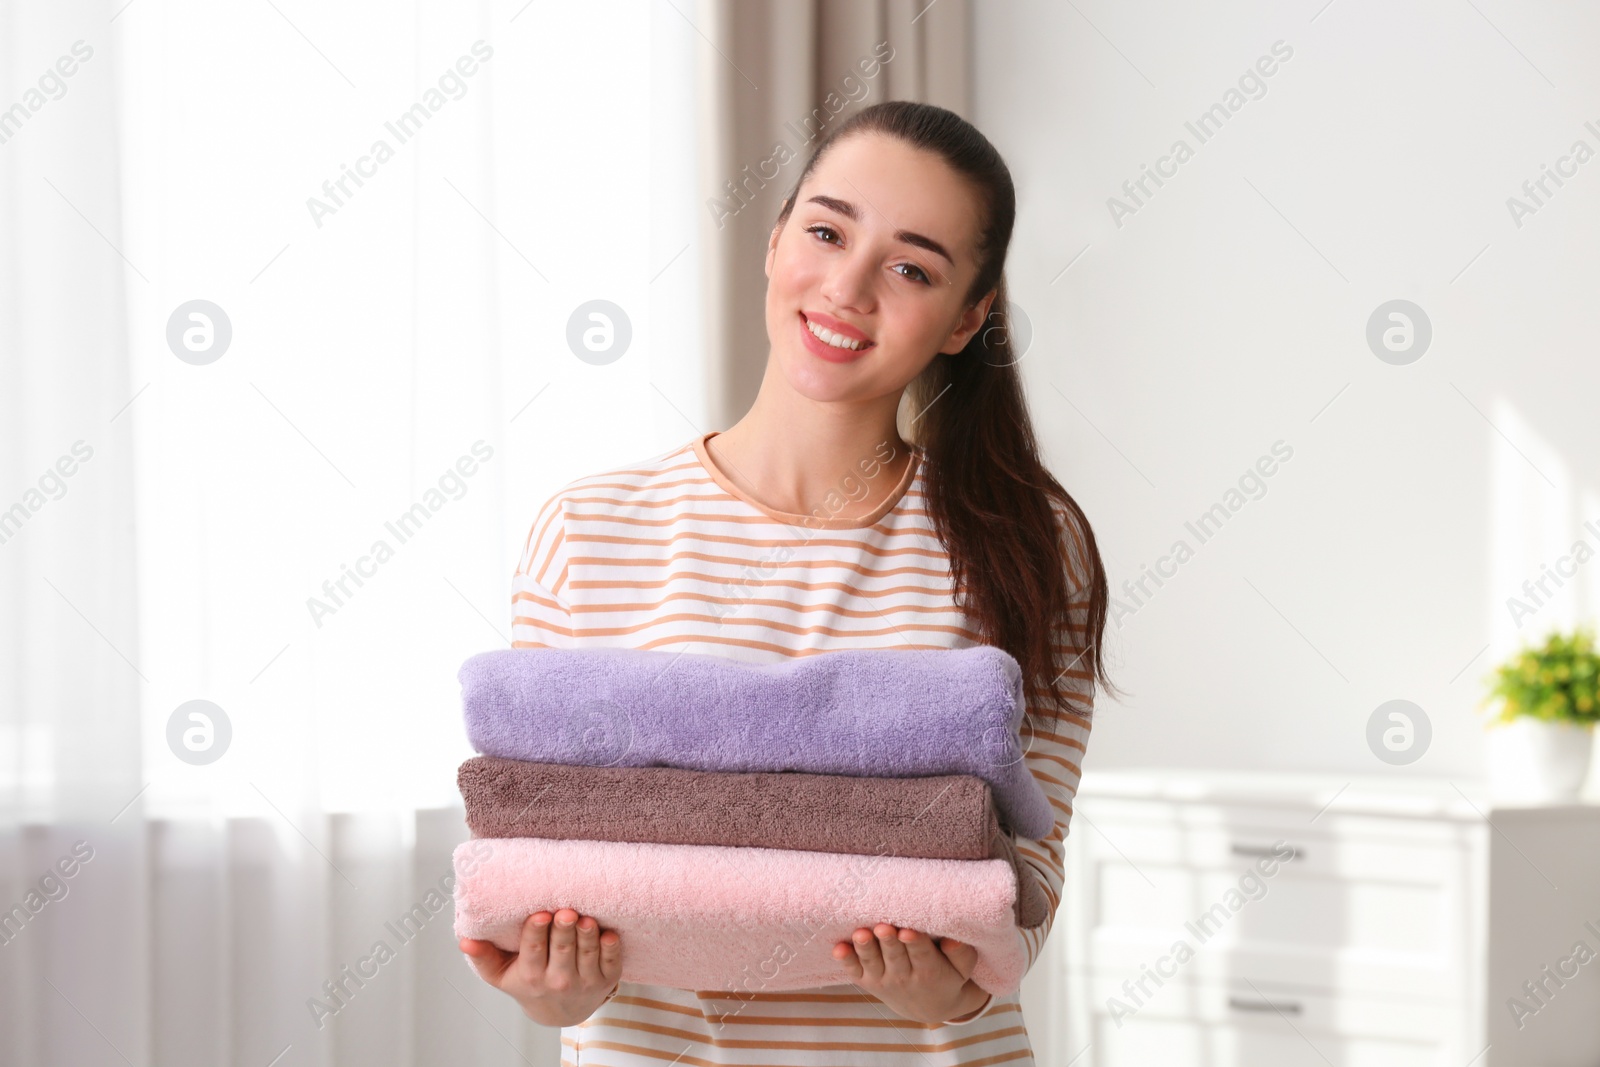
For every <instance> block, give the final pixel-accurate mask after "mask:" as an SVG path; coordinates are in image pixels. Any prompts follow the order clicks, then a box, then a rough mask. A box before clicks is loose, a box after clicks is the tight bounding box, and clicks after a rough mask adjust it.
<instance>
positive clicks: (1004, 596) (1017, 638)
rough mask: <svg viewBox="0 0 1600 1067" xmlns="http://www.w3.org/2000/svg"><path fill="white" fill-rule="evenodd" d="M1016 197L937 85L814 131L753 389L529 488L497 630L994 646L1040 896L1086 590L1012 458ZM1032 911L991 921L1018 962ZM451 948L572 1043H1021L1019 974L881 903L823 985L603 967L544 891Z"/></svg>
mask: <svg viewBox="0 0 1600 1067" xmlns="http://www.w3.org/2000/svg"><path fill="white" fill-rule="evenodd" d="M1014 216H1015V194H1014V192H1013V188H1012V183H1011V177H1010V173H1009V172H1008V170H1007V169H1006V166H1005V164H1004V162H1003V161H1002V160H1001V158H1000V156H999V154H998V153H997V152H996V151H995V150H994V147H993V146H992V145H991V144H990V143H989V142H988V141H987V140H986V139H985V138H984V137H983V135H982V134H980V133H979V132H978V131H977V130H976V129H974V128H973V127H972V126H971V125H970V124H968V123H967V122H965V121H964V120H962V119H961V118H960V117H959V116H957V115H955V114H954V113H953V112H950V111H947V110H945V109H943V108H938V107H933V106H931V105H926V104H916V103H910V102H905V101H891V102H887V103H881V104H877V105H874V106H872V107H868V108H865V109H863V110H862V111H860V112H857V113H856V114H855V115H853V116H851V117H850V118H849V119H847V120H846V121H845V122H844V123H842V124H841V125H840V126H839V127H838V128H836V129H835V130H834V132H833V133H831V134H830V135H829V136H828V138H827V139H826V140H825V141H823V142H822V143H821V144H820V145H819V146H818V148H817V150H816V152H815V153H814V154H813V156H812V157H811V159H810V160H809V161H808V162H807V164H806V167H805V169H804V170H803V171H802V172H801V174H800V177H799V179H798V181H797V182H796V184H795V189H794V191H793V192H792V193H791V194H790V196H789V197H788V198H787V199H786V200H785V201H784V205H783V210H782V212H781V214H780V215H779V216H778V219H777V224H776V225H775V226H774V227H773V230H772V236H771V239H770V241H769V244H768V249H767V262H766V272H767V278H768V285H767V302H766V317H767V333H768V336H769V338H770V340H771V350H770V352H769V354H768V357H767V363H766V372H765V375H764V377H763V379H762V383H761V388H760V390H759V392H758V395H757V397H756V400H755V403H754V404H753V405H752V406H751V408H750V410H749V412H748V413H746V414H745V416H744V417H743V418H742V419H740V420H739V422H738V423H736V424H735V425H734V426H733V428H732V429H730V430H727V431H726V432H711V433H705V434H701V435H699V436H697V437H696V438H694V439H692V440H690V441H688V442H686V443H684V444H683V445H681V446H680V447H677V448H674V449H672V450H671V451H669V452H667V453H664V454H662V455H660V456H657V457H655V458H653V459H650V460H647V461H645V462H643V463H640V464H637V465H634V466H632V467H629V468H627V469H620V470H613V471H607V472H604V473H601V474H597V475H594V476H592V477H588V478H582V479H579V480H577V481H575V482H572V483H570V484H568V485H567V486H565V487H563V488H562V489H561V490H560V491H559V492H557V493H556V494H555V495H554V496H553V497H551V498H550V500H548V501H547V502H546V503H545V505H544V507H543V508H542V509H541V510H540V512H539V515H538V517H537V518H536V520H535V522H534V524H533V528H532V529H531V530H530V531H529V535H528V543H527V546H526V548H525V549H524V552H523V556H522V559H521V562H520V564H519V566H518V568H517V573H516V575H515V577H514V580H513V586H514V593H513V606H514V615H515V619H514V624H513V630H514V640H513V644H514V646H516V647H523V648H533V647H541V646H549V647H581V646H584V645H606V646H618V645H621V646H628V647H635V648H668V649H670V648H680V649H691V648H692V650H694V651H698V652H711V653H718V654H722V655H726V656H732V657H738V658H743V659H748V660H752V661H758V662H770V661H773V660H778V659H782V658H784V657H790V656H805V655H813V654H816V653H819V652H824V651H829V650H833V649H843V648H885V649H897V648H906V649H925V648H959V647H967V646H970V645H973V644H980V643H982V644H990V645H997V646H999V647H1001V648H1004V649H1006V650H1007V651H1008V652H1010V653H1011V654H1012V655H1013V656H1014V657H1016V659H1017V660H1018V662H1019V663H1020V664H1021V665H1022V667H1023V672H1024V677H1025V678H1028V679H1031V680H1032V681H1031V684H1030V686H1029V687H1028V702H1029V707H1028V715H1027V717H1026V720H1025V722H1024V724H1023V727H1022V739H1023V744H1024V748H1025V750H1026V756H1025V759H1026V760H1027V763H1028V767H1029V769H1030V770H1031V771H1032V773H1033V774H1034V776H1035V778H1036V779H1037V781H1038V782H1039V783H1040V785H1042V786H1043V787H1044V789H1045V791H1046V793H1047V795H1048V796H1049V798H1050V800H1051V803H1052V805H1053V806H1054V808H1055V812H1056V824H1055V828H1054V830H1053V831H1052V832H1051V833H1050V834H1049V835H1048V837H1047V838H1046V839H1044V840H1042V841H1028V840H1018V841H1017V842H1016V845H1017V848H1018V850H1019V852H1020V853H1021V855H1022V857H1023V858H1024V860H1025V862H1024V864H1023V868H1024V873H1025V875H1026V876H1029V877H1035V878H1038V879H1039V880H1040V881H1041V882H1042V883H1043V885H1044V886H1045V888H1046V896H1047V898H1048V899H1049V901H1050V903H1051V914H1052V920H1053V917H1054V911H1055V906H1056V904H1057V902H1058V901H1059V899H1060V893H1061V884H1062V877H1063V874H1062V839H1063V837H1064V836H1065V834H1066V832H1067V823H1068V820H1069V818H1070V817H1071V813H1072V809H1071V802H1072V797H1073V793H1074V792H1075V790H1076V788H1077V783H1078V775H1079V761H1080V759H1081V757H1082V755H1083V752H1084V745H1085V742H1086V741H1087V739H1088V734H1089V726H1090V721H1089V717H1090V714H1091V711H1092V707H1093V700H1094V690H1095V684H1096V682H1097V681H1099V682H1100V683H1101V684H1102V685H1104V684H1106V678H1105V672H1104V668H1103V666H1102V663H1101V647H1100V638H1101V634H1102V632H1103V630H1104V625H1105V614H1106V602H1107V590H1106V579H1105V574H1104V570H1103V568H1102V566H1101V562H1100V558H1099V554H1098V551H1097V550H1096V548H1095V540H1094V535H1093V533H1092V531H1091V530H1090V527H1089V523H1088V521H1087V519H1086V518H1085V517H1084V515H1083V512H1082V511H1081V509H1079V507H1078V505H1077V504H1076V503H1075V502H1074V501H1073V500H1072V498H1071V497H1070V496H1069V495H1068V494H1067V493H1066V491H1065V490H1064V489H1062V488H1061V486H1060V485H1059V483H1057V481H1056V480H1055V479H1054V478H1053V477H1052V476H1051V475H1050V473H1049V472H1048V471H1047V470H1045V468H1044V467H1043V465H1042V464H1041V463H1040V460H1039V458H1038V455H1037V448H1036V444H1035V439H1034V435H1033V430H1032V427H1031V424H1030V422H1029V418H1028V412H1027V409H1026V406H1025V403H1024V400H1023V394H1022V388H1021V382H1020V378H1019V375H1018V372H1017V368H1016V366H1015V359H1016V356H1015V354H1014V353H1013V352H1012V351H1011V349H1010V347H1009V344H1008V340H1007V337H1006V331H1005V329H1004V324H1005V316H1004V308H1005V283H1004V278H1003V275H1002V269H1003V267H1004V263H1005V257H1006V250H1007V247H1008V245H1009V242H1010V238H1011V230H1012V223H1013V219H1014ZM903 395H906V397H907V400H908V404H907V410H906V411H905V412H904V413H902V412H901V401H902V396H903ZM902 415H903V416H904V418H905V420H906V436H905V437H902V435H901V432H900V426H899V419H900V418H901V417H902ZM908 438H909V439H910V440H908ZM912 441H914V442H915V443H912ZM958 592H959V596H958ZM708 877H714V873H712V872H708ZM1049 927H1050V923H1046V924H1045V925H1044V926H1042V927H1036V928H1031V929H1026V930H1024V929H1019V930H1018V937H1019V938H1021V939H1022V940H1023V942H1024V944H1025V946H1026V949H1027V960H1028V963H1029V965H1030V966H1031V964H1032V963H1033V961H1034V960H1035V959H1036V958H1037V957H1038V955H1039V952H1040V949H1041V948H1042V946H1043V943H1044V939H1045V936H1046V934H1047V933H1048V931H1049ZM461 949H462V951H463V952H465V953H467V955H468V957H469V959H470V961H471V963H472V965H473V967H474V968H475V969H476V970H477V972H478V973H479V974H480V975H481V976H482V977H483V978H484V979H485V980H486V981H488V982H490V983H491V984H493V985H495V986H496V987H497V988H499V989H502V990H504V991H505V992H507V993H509V994H510V995H512V996H513V997H515V998H516V999H517V1001H518V1002H519V1003H520V1004H521V1005H522V1007H523V1010H524V1011H525V1012H526V1014H527V1015H528V1016H529V1017H530V1018H532V1019H534V1020H535V1021H537V1022H540V1023H542V1024H544V1025H547V1026H560V1027H562V1028H563V1029H562V1043H563V1062H564V1063H568V1064H573V1065H577V1067H581V1065H582V1064H584V1063H591V1062H592V1063H604V1064H608V1065H623V1064H626V1065H644V1064H651V1065H654V1067H666V1065H667V1064H669V1063H670V1062H673V1061H676V1060H681V1061H682V1062H683V1063H685V1064H722V1063H739V1064H813V1063H823V1062H826V1063H829V1064H863V1065H866V1064H879V1065H882V1064H890V1063H895V1064H901V1063H918V1064H921V1063H928V1064H935V1065H941V1064H976V1063H1001V1062H1006V1063H1031V1062H1032V1052H1031V1050H1030V1048H1029V1045H1028V1040H1027V1033H1026V1030H1025V1029H1024V1027H1023V1025H1022V1018H1021V1008H1020V1005H1019V1002H1018V996H1017V994H1012V995H1010V996H1007V997H999V998H997V997H993V996H992V995H990V994H989V993H987V992H985V991H984V990H983V989H981V988H980V987H979V986H978V985H977V984H976V983H974V982H972V981H971V980H969V979H968V977H967V975H968V974H970V973H971V971H972V967H973V963H974V960H975V950H974V949H973V948H972V947H971V946H968V945H963V944H957V943H956V942H954V941H952V940H950V939H948V938H946V939H940V940H935V939H934V938H932V937H930V936H929V935H928V934H927V933H925V932H923V931H920V930H910V929H896V928H895V927H893V926H890V925H888V924H886V923H880V924H878V925H877V926H875V927H873V928H870V929H869V928H866V927H863V928H861V929H858V930H856V931H854V935H853V938H852V940H850V941H841V942H838V943H837V944H836V945H835V946H834V947H833V955H834V958H835V959H837V960H838V961H839V984H838V985H835V986H830V987H827V988H823V989H807V990H800V991H793V992H783V991H763V990H761V989H759V988H758V989H754V990H748V991H720V992H719V991H701V992H692V991H687V990H680V989H672V988H666V987H655V986H645V985H638V984H635V983H631V982H627V983H622V982H619V981H618V976H619V975H620V973H621V965H622V964H621V961H622V956H623V954H624V953H625V952H626V951H627V946H626V945H625V944H622V943H621V939H620V937H619V936H618V935H617V933H616V932H615V931H610V930H601V929H600V928H599V926H598V924H597V923H596V922H595V920H594V919H593V918H592V917H590V916H580V915H578V914H577V913H576V912H574V911H573V910H571V909H568V908H563V909H561V910H559V911H556V912H554V913H553V914H552V913H551V912H540V913H538V914H535V915H531V916H529V917H528V920H527V923H526V924H525V925H524V927H523V931H522V940H521V944H520V945H519V949H518V951H517V952H516V953H509V952H503V951H501V950H500V949H498V948H496V947H495V946H494V945H492V944H490V943H489V942H487V941H473V940H470V939H463V940H462V942H461Z"/></svg>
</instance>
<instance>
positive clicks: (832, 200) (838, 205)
mask: <svg viewBox="0 0 1600 1067" xmlns="http://www.w3.org/2000/svg"><path fill="white" fill-rule="evenodd" d="M806 203H808V204H821V205H822V206H823V207H825V208H831V209H832V210H834V211H837V212H838V213H839V214H841V215H843V216H844V217H845V218H847V219H849V220H850V221H852V222H857V221H859V220H860V218H861V215H860V213H859V212H858V211H856V206H855V205H854V204H852V203H850V202H849V201H848V200H839V199H837V198H836V197H832V196H823V195H822V194H820V193H819V194H818V195H816V196H813V197H811V198H810V199H809V200H807V201H806ZM894 239H895V240H896V241H903V242H905V243H906V244H908V245H916V246H917V247H918V248H926V249H927V250H928V251H929V252H936V253H938V254H939V255H941V256H943V257H944V258H945V259H946V260H948V261H949V263H950V265H951V266H952V267H953V266H955V265H956V261H955V258H954V257H953V256H951V255H950V253H949V252H946V251H945V248H944V245H942V244H940V243H939V242H938V241H935V240H934V239H933V238H932V237H924V236H922V234H920V233H912V232H911V231H910V230H896V231H894Z"/></svg>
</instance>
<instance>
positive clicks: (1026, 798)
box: [458, 645, 1055, 840]
mask: <svg viewBox="0 0 1600 1067" xmlns="http://www.w3.org/2000/svg"><path fill="white" fill-rule="evenodd" d="M458 677H459V679H460V681H461V694H462V703H463V706H464V709H465V712H466V722H467V737H468V739H469V740H470V742H471V744H472V747H473V748H474V749H476V750H477V751H479V752H481V753H483V754H484V755H486V756H500V757H502V758H505V759H517V760H530V761H533V762H538V763H564V764H568V765H573V766H587V767H680V768H684V769H687V770H699V771H803V772H808V773H811V774H845V775H855V776H860V777H884V778H916V777H922V776H926V775H937V774H970V775H974V776H976V777H978V778H982V779H983V780H985V781H987V782H988V783H989V785H990V788H991V789H992V791H993V795H994V801H995V804H996V806H997V807H998V809H999V812H1000V814H1001V817H1002V818H1003V819H1004V820H1005V821H1006V823H1007V824H1008V826H1009V827H1010V828H1011V829H1012V830H1013V831H1014V832H1016V833H1017V834H1020V835H1021V836H1023V837H1029V838H1033V839H1035V840H1038V839H1040V838H1043V837H1044V836H1045V835H1046V834H1048V833H1049V832H1050V830H1051V828H1052V827H1053V826H1054V825H1055V816H1054V812H1053V811H1052V809H1051V807H1050V802H1049V800H1048V798H1046V796H1045V793H1044V790H1043V789H1042V788H1041V787H1040V785H1039V783H1038V782H1037V781H1035V780H1034V777H1033V775H1032V774H1031V773H1030V772H1029V770H1028V767H1027V765H1026V763H1024V761H1023V752H1022V743H1021V737H1020V734H1019V729H1020V727H1021V724H1022V717H1023V713H1024V711H1025V705H1024V703H1023V692H1022V669H1021V668H1020V667H1019V666H1018V664H1017V661H1016V660H1015V659H1013V658H1012V657H1011V656H1010V655H1009V654H1007V653H1006V651H1005V650H1004V649H1001V648H997V647H995V646H992V645H973V646H971V647H968V648H951V649H930V650H910V649H906V650H901V649H870V650H869V649H839V650H835V651H829V652H824V653H820V654H817V655H813V656H804V657H798V658H794V659H789V660H784V661H781V662H778V663H769V664H755V663H747V662H744V661H742V660H735V659H730V658H727V657H724V656H714V655H705V654H699V653H692V652H668V651H665V650H661V649H632V648H609V647H592V648H578V649H554V648H516V649H500V650H496V651H493V652H480V653H478V654H477V655H475V656H472V657H471V658H469V659H468V660H467V661H466V663H464V664H462V666H461V671H460V674H459V676H458Z"/></svg>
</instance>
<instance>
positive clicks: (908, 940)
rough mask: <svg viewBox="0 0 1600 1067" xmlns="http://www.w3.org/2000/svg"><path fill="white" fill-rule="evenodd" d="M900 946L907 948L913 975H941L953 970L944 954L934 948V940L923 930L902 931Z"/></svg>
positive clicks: (907, 956)
mask: <svg viewBox="0 0 1600 1067" xmlns="http://www.w3.org/2000/svg"><path fill="white" fill-rule="evenodd" d="M900 944H902V945H904V946H905V952H906V958H907V960H908V962H909V964H910V967H911V970H912V972H913V973H917V974H929V975H940V974H943V973H944V972H946V971H948V970H950V969H951V966H950V961H949V960H947V959H945V957H944V953H943V952H940V951H939V950H938V949H937V948H935V947H934V944H933V938H931V937H929V936H928V935H927V934H925V933H923V932H922V931H921V930H909V929H903V930H901V931H900Z"/></svg>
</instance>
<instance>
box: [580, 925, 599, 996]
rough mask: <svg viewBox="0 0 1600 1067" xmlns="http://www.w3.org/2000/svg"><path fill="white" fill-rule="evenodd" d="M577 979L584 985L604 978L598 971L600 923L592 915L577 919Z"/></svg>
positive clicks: (595, 982)
mask: <svg viewBox="0 0 1600 1067" xmlns="http://www.w3.org/2000/svg"><path fill="white" fill-rule="evenodd" d="M577 929H578V952H577V965H578V980H579V981H581V982H582V983H583V984H584V985H597V984H599V983H600V982H602V981H604V980H605V976H604V975H602V974H601V973H600V924H599V923H597V922H595V920H594V917H593V916H592V915H585V916H582V917H581V918H579V919H578V927H577Z"/></svg>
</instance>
